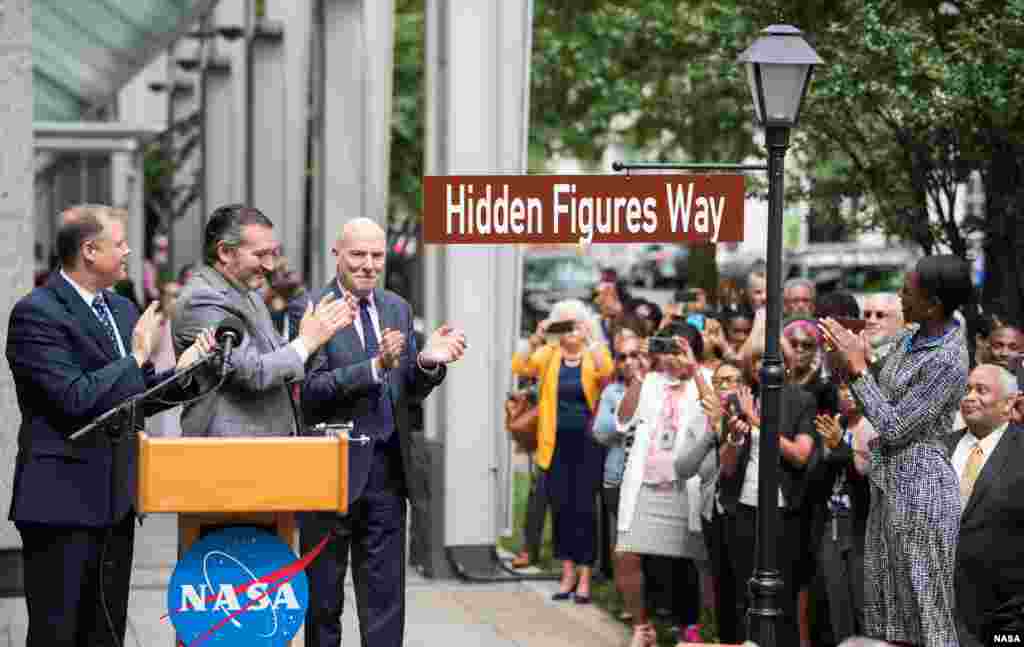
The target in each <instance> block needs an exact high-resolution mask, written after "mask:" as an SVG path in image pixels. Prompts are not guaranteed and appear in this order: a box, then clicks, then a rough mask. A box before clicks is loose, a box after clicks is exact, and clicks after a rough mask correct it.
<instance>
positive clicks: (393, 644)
mask: <svg viewBox="0 0 1024 647" xmlns="http://www.w3.org/2000/svg"><path fill="white" fill-rule="evenodd" d="M405 506H406V500H405V497H404V496H401V495H400V494H397V493H395V492H393V491H391V490H377V489H374V490H370V489H367V490H366V491H365V492H364V493H363V496H362V497H360V498H359V500H357V501H355V502H354V503H353V504H352V506H351V508H350V510H349V514H348V515H346V516H344V517H342V516H338V515H333V514H324V513H313V514H309V515H306V517H305V519H304V520H303V523H302V533H301V544H302V553H303V554H306V553H307V552H308V551H310V550H311V549H312V548H313V547H314V546H316V544H317V543H319V542H320V540H321V539H322V538H323V537H324V535H325V534H326V533H328V532H330V531H331V530H333V531H334V532H335V533H336V537H335V538H334V539H332V540H331V541H330V542H328V544H327V546H326V547H325V548H324V552H323V553H321V554H320V556H319V557H317V559H316V561H314V562H313V563H312V564H311V565H310V566H309V567H308V568H307V569H306V575H307V576H308V578H309V592H310V602H309V610H308V612H307V615H306V647H338V646H339V645H341V613H342V610H343V608H344V604H345V574H346V572H347V570H348V564H349V551H350V550H351V555H352V579H353V582H354V584H355V594H356V609H357V612H358V616H359V628H360V634H361V636H362V647H371V646H372V647H400V646H401V644H402V638H403V634H404V632H405V535H406V531H405V520H406V507H405Z"/></svg>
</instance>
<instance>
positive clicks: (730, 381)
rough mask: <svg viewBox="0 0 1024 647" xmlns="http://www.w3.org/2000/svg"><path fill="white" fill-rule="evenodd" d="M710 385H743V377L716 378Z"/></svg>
mask: <svg viewBox="0 0 1024 647" xmlns="http://www.w3.org/2000/svg"><path fill="white" fill-rule="evenodd" d="M711 384H713V385H715V386H725V385H726V384H743V376H741V375H733V376H731V377H730V376H727V377H716V378H714V379H712V380H711Z"/></svg>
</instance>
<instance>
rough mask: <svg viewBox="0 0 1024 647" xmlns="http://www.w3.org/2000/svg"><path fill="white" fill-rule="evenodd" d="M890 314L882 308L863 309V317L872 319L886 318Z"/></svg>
mask: <svg viewBox="0 0 1024 647" xmlns="http://www.w3.org/2000/svg"><path fill="white" fill-rule="evenodd" d="M891 314H892V313H890V312H886V311H884V310H865V311H864V318H865V319H872V318H874V319H888V318H889V315H891Z"/></svg>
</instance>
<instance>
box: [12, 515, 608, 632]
mask: <svg viewBox="0 0 1024 647" xmlns="http://www.w3.org/2000/svg"><path fill="white" fill-rule="evenodd" d="M176 558H177V520H176V518H175V515H150V516H148V517H147V518H146V520H145V522H144V524H143V525H142V527H140V528H138V529H137V533H136V538H135V566H134V571H133V573H132V593H131V598H130V599H129V607H128V619H129V626H128V630H127V636H126V638H125V647H172V645H173V642H174V632H173V631H172V629H171V626H170V625H169V624H167V623H165V622H161V620H160V617H161V616H162V615H163V614H164V613H165V612H166V610H167V606H166V604H167V602H166V600H167V598H166V595H167V593H166V587H167V581H168V580H169V579H170V576H171V572H172V571H173V568H174V563H175V561H176ZM407 584H408V587H407V594H406V623H405V645H406V647H437V646H438V645H443V646H444V647H570V646H572V647H578V646H580V645H583V646H586V647H621V646H622V645H625V644H626V643H627V636H628V634H627V630H626V628H625V627H624V626H623V625H622V624H620V623H619V622H617V621H615V620H614V619H612V618H610V617H608V616H607V614H605V613H604V612H603V611H601V610H600V609H598V608H596V607H595V606H594V605H586V606H580V605H575V604H573V603H572V602H553V601H552V600H551V594H552V593H554V592H555V591H556V590H557V586H558V583H557V582H503V583H496V584H475V583H473V584H471V583H466V582H462V581H458V580H430V579H424V578H423V577H421V576H419V575H418V574H417V573H416V572H415V570H414V569H409V571H408V576H407ZM346 589H347V590H346V599H347V600H349V601H352V603H350V604H346V605H345V607H346V608H345V616H344V619H343V624H344V630H343V631H344V635H345V636H346V638H345V644H347V645H358V644H359V638H358V631H359V629H358V621H357V620H356V617H355V612H354V608H355V605H354V601H355V594H354V592H353V590H352V584H351V578H350V581H349V582H348V583H347V584H346ZM27 628H28V621H27V616H26V612H25V600H24V598H0V647H23V645H24V644H25V633H26V630H27ZM301 638H302V632H301V631H300V633H299V636H298V640H294V641H293V645H295V646H296V647H300V646H301V645H302V642H301Z"/></svg>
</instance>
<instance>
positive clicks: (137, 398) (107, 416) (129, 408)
mask: <svg viewBox="0 0 1024 647" xmlns="http://www.w3.org/2000/svg"><path fill="white" fill-rule="evenodd" d="M222 355H223V353H222V352H221V351H220V350H219V349H218V350H217V351H216V352H213V353H210V354H209V355H206V356H205V357H203V358H201V359H200V360H199V361H197V362H193V363H192V364H191V365H190V366H188V367H186V368H183V369H181V370H180V371H174V372H173V373H172V374H171V375H170V376H168V377H166V378H164V379H163V380H160V382H158V383H156V384H154V385H153V386H151V387H149V388H148V389H146V390H145V391H143V392H142V393H139V394H137V395H133V396H132V397H130V398H128V399H127V400H125V401H124V402H122V403H121V404H119V405H117V406H116V407H114V408H113V409H111V410H110V411H107V412H106V413H104V414H102V415H101V416H99V417H98V418H96V419H95V420H93V421H92V422H90V423H89V424H87V425H86V426H84V427H82V428H81V429H79V430H78V431H76V432H75V433H73V434H71V435H70V436H68V440H78V439H79V438H81V437H82V436H85V435H87V434H89V433H92V432H93V431H95V430H96V429H98V428H100V427H102V426H105V425H107V424H108V423H111V421H112V420H114V419H115V418H117V417H118V416H123V415H124V413H125V412H128V414H129V418H130V422H131V423H132V425H131V428H134V426H135V425H134V423H135V408H136V405H140V404H144V403H145V401H146V400H148V399H149V398H151V397H153V396H154V395H156V394H157V393H158V392H160V391H161V390H163V389H165V388H166V387H167V386H168V385H170V384H171V382H174V381H176V380H180V379H182V378H185V377H188V376H190V375H192V374H193V373H195V372H196V371H198V370H199V369H200V368H202V367H204V366H206V365H207V364H209V363H211V362H213V361H214V360H215V359H218V358H220V359H221V360H222V361H227V360H226V359H225V358H223V357H222Z"/></svg>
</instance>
